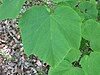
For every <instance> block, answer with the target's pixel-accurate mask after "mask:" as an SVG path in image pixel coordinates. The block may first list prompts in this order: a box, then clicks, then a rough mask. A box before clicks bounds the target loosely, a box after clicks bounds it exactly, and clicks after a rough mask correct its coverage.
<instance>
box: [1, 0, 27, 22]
mask: <svg viewBox="0 0 100 75" xmlns="http://www.w3.org/2000/svg"><path fill="white" fill-rule="evenodd" d="M24 1H25V0H2V4H1V5H0V20H3V19H6V18H16V17H17V16H18V14H19V11H20V10H21V7H22V4H23V3H24Z"/></svg>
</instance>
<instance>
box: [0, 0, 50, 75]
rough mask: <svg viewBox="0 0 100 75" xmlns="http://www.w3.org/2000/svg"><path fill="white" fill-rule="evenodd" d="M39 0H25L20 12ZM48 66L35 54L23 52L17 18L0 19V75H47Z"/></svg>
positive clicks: (39, 1)
mask: <svg viewBox="0 0 100 75" xmlns="http://www.w3.org/2000/svg"><path fill="white" fill-rule="evenodd" d="M39 4H42V1H41V0H38V1H37V0H30V1H26V2H25V3H24V5H23V6H22V9H21V11H20V14H23V13H24V12H25V11H27V10H28V9H29V8H31V7H32V6H33V5H39ZM49 68H50V66H49V65H48V64H47V63H45V62H43V61H42V60H40V59H39V58H38V57H37V56H36V55H35V54H31V55H30V56H27V55H26V54H25V53H24V48H23V44H22V39H21V36H20V29H19V27H18V19H5V20H2V21H0V75H48V71H49Z"/></svg>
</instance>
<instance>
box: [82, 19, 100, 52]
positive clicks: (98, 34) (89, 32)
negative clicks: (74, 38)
mask: <svg viewBox="0 0 100 75" xmlns="http://www.w3.org/2000/svg"><path fill="white" fill-rule="evenodd" d="M82 34H83V37H84V38H86V39H87V40H89V41H90V45H91V47H92V49H93V50H94V51H99V52H100V23H98V22H96V21H94V20H92V19H90V20H87V21H86V22H85V23H84V25H83V27H82Z"/></svg>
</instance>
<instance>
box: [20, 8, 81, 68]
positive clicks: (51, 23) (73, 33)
mask: <svg viewBox="0 0 100 75" xmlns="http://www.w3.org/2000/svg"><path fill="white" fill-rule="evenodd" d="M19 25H20V28H21V31H22V40H23V43H24V47H25V52H26V53H27V54H31V53H35V54H36V55H37V56H39V57H40V58H41V59H43V60H44V61H46V62H48V63H49V64H50V65H51V66H55V65H57V64H58V63H59V62H60V61H61V60H62V59H63V58H64V57H65V55H66V54H67V53H68V52H69V51H70V49H71V48H75V49H78V48H79V44H80V40H81V19H80V17H79V16H78V14H77V13H76V12H75V11H74V10H73V9H72V8H70V7H67V6H58V7H57V8H56V9H55V10H54V13H50V12H48V11H47V9H46V8H45V7H44V6H34V7H32V9H30V10H29V11H27V12H26V13H25V14H23V16H22V18H21V19H20V21H19Z"/></svg>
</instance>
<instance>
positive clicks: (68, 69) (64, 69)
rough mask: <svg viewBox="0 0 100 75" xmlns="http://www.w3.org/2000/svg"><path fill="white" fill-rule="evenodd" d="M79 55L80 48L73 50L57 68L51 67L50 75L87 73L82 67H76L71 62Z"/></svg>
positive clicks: (82, 74) (80, 74)
mask: <svg viewBox="0 0 100 75" xmlns="http://www.w3.org/2000/svg"><path fill="white" fill-rule="evenodd" d="M75 52H76V54H75ZM79 56H80V52H79V50H71V52H69V53H68V54H67V55H66V57H65V59H64V60H63V61H62V62H61V63H60V64H59V65H58V66H57V67H56V68H54V69H50V71H49V75H85V74H84V71H83V70H82V68H79V67H74V66H73V65H72V64H71V63H72V62H73V61H75V60H77V59H78V58H79Z"/></svg>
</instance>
